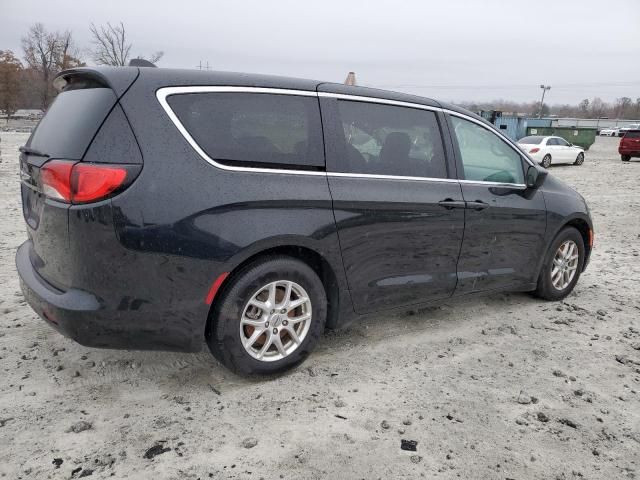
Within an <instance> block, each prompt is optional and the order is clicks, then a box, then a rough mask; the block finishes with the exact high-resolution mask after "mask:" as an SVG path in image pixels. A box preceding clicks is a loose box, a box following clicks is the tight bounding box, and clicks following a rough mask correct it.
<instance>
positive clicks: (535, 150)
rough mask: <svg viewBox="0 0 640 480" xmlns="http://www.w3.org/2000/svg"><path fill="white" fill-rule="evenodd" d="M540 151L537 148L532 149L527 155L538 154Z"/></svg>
mask: <svg viewBox="0 0 640 480" xmlns="http://www.w3.org/2000/svg"><path fill="white" fill-rule="evenodd" d="M539 151H540V149H539V148H538V147H535V148H532V149H531V150H529V153H538V152H539Z"/></svg>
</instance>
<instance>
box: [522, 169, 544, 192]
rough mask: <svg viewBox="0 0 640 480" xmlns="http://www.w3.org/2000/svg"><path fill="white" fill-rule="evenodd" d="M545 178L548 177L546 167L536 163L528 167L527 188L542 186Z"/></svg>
mask: <svg viewBox="0 0 640 480" xmlns="http://www.w3.org/2000/svg"><path fill="white" fill-rule="evenodd" d="M545 178H547V171H546V170H545V169H543V168H541V167H536V166H534V165H530V166H529V168H527V178H526V185H527V188H540V187H541V186H542V184H543V183H544V179H545Z"/></svg>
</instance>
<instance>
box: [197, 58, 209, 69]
mask: <svg viewBox="0 0 640 480" xmlns="http://www.w3.org/2000/svg"><path fill="white" fill-rule="evenodd" d="M196 68H197V69H198V70H210V68H209V60H207V64H206V65H202V60H200V62H199V63H198V65H196Z"/></svg>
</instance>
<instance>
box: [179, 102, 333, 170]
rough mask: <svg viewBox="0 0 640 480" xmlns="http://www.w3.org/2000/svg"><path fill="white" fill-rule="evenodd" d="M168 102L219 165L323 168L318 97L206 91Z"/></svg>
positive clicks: (203, 148)
mask: <svg viewBox="0 0 640 480" xmlns="http://www.w3.org/2000/svg"><path fill="white" fill-rule="evenodd" d="M167 101H168V103H169V105H170V106H171V109H172V110H173V111H174V113H175V114H176V116H177V117H178V119H179V120H180V122H182V124H183V125H184V127H185V128H186V130H187V131H188V132H189V134H190V135H191V137H192V138H193V139H194V141H195V142H196V143H197V144H198V146H200V148H202V150H204V151H205V153H206V154H207V155H208V156H209V157H211V158H212V159H214V160H216V161H218V162H220V163H223V164H230V165H242V166H259V167H271V168H292V167H295V168H302V169H311V170H318V169H324V148H323V143H322V127H321V123H320V110H319V106H318V100H317V98H315V97H307V96H301V95H282V94H266V93H227V92H225V93H223V92H213V93H211V92H206V93H184V94H176V95H171V96H169V97H168V98H167Z"/></svg>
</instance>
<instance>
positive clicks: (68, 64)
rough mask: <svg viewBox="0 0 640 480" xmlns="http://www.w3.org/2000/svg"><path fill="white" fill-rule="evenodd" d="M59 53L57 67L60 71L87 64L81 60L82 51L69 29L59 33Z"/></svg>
mask: <svg viewBox="0 0 640 480" xmlns="http://www.w3.org/2000/svg"><path fill="white" fill-rule="evenodd" d="M58 39H59V40H58V42H59V45H58V55H57V59H56V64H57V67H58V69H59V70H60V71H62V70H66V69H68V68H75V67H84V66H86V64H85V63H84V62H83V61H82V60H81V58H80V57H81V52H80V49H78V48H77V47H76V45H75V43H74V41H73V36H72V35H71V32H70V31H69V30H66V31H65V32H64V33H61V34H58Z"/></svg>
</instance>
